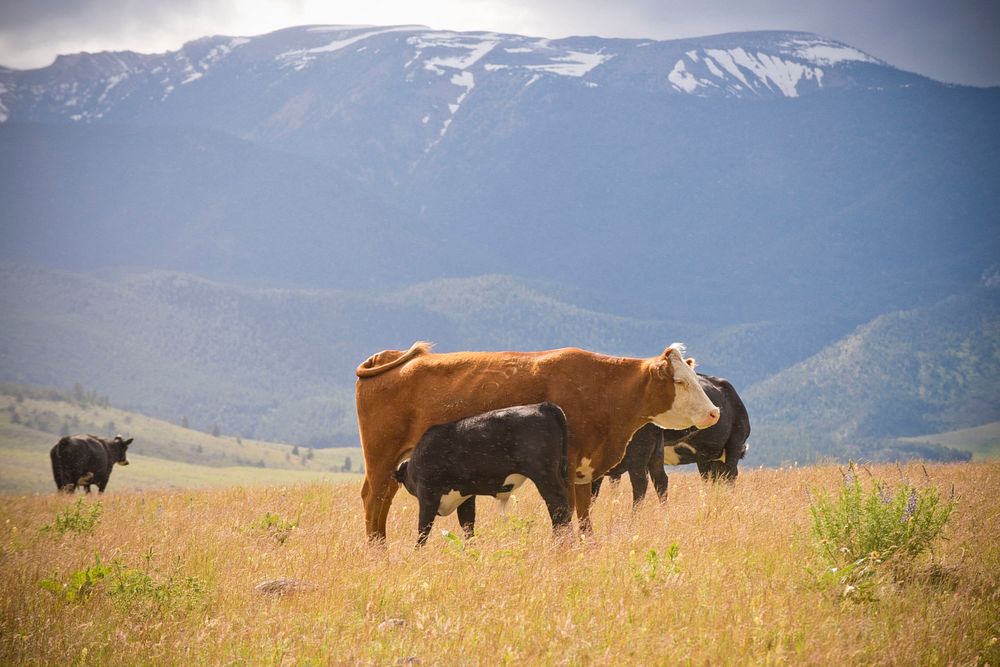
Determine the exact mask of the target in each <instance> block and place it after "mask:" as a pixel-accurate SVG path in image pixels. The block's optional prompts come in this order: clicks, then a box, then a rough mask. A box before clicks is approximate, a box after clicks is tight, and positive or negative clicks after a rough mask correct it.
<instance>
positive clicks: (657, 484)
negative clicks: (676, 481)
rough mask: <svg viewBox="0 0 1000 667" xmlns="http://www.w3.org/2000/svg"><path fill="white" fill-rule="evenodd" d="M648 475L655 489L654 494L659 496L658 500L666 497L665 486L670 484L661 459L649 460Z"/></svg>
mask: <svg viewBox="0 0 1000 667" xmlns="http://www.w3.org/2000/svg"><path fill="white" fill-rule="evenodd" d="M649 476H650V477H651V478H652V480H653V488H654V489H656V495H657V496H659V497H660V500H664V501H665V500H666V499H667V487H668V486H669V485H670V478H668V477H667V472H666V471H665V470H664V469H663V461H662V459H661V460H660V461H652V460H651V461H650V462H649Z"/></svg>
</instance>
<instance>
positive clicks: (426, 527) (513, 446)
mask: <svg viewBox="0 0 1000 667" xmlns="http://www.w3.org/2000/svg"><path fill="white" fill-rule="evenodd" d="M566 436H567V429H566V415H564V414H563V411H562V409H561V408H559V406H557V405H555V404H554V403H537V404H534V405H519V406H515V407H511V408H503V409H500V410H491V411H490V412H484V413H482V414H480V415H476V416H474V417H468V418H466V419H459V420H458V421H453V422H448V423H447V424H439V425H437V426H432V427H430V428H429V429H427V432H426V433H424V435H423V437H421V438H420V440H419V441H418V442H417V446H416V448H415V449H414V450H413V455H412V457H411V458H410V459H409V460H408V461H404V462H403V463H402V464H401V465H400V466H399V468H398V469H397V470H396V471H395V473H394V474H393V476H394V477H395V478H396V481H398V482H401V483H402V484H403V486H405V487H406V490H407V491H409V492H410V493H412V494H413V495H414V496H416V497H417V500H419V501H420V518H419V521H418V525H417V527H418V530H419V535H418V537H417V545H418V546H419V545H422V544H424V543H425V542H426V541H427V535H428V534H429V533H430V531H431V525H432V524H433V523H434V517H435V515H441V516H447V515H449V514H451V513H452V512H454V511H455V510H456V509H458V521H459V523H460V524H461V525H462V529H463V530H464V531H465V534H466V536H471V535H472V533H473V530H474V528H475V522H476V499H475V496H477V495H478V496H496V497H497V498H498V499H499V500H500V501H501V502H502V503H505V502H506V501H507V500H508V499H509V498H510V494H511V493H512V492H513V491H514V490H515V489H516V488H517V487H519V486H520V485H521V484H523V483H524V480H525V479H530V480H531V481H532V482H534V484H535V486H536V487H537V488H538V492H539V493H540V494H541V496H542V499H543V500H544V501H545V504H546V506H547V507H548V510H549V517H550V518H551V519H552V527H553V530H555V529H558V528H560V527H562V526H567V525H569V522H570V516H571V506H570V503H569V489H568V484H569V481H568V480H569V470H568V468H569V464H568V461H567V457H566Z"/></svg>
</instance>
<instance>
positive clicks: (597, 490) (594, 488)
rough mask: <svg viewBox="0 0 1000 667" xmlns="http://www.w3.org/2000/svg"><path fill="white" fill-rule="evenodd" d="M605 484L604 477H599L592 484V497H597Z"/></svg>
mask: <svg viewBox="0 0 1000 667" xmlns="http://www.w3.org/2000/svg"><path fill="white" fill-rule="evenodd" d="M603 482H604V478H603V477H598V478H597V479H595V480H594V481H593V482H591V483H590V495H592V496H594V497H595V498H596V497H597V494H599V493H600V492H601V484H602V483H603Z"/></svg>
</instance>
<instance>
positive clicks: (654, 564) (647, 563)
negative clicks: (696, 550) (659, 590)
mask: <svg viewBox="0 0 1000 667" xmlns="http://www.w3.org/2000/svg"><path fill="white" fill-rule="evenodd" d="M680 553H681V548H680V546H678V544H677V543H676V542H673V543H672V544H671V545H670V547H669V548H668V549H667V551H666V553H660V552H659V551H657V550H656V549H650V550H649V551H647V552H646V553H645V554H644V555H643V557H642V558H638V557H637V555H636V553H635V551H632V552H630V553H629V564H630V565H631V567H632V576H633V577H635V580H636V581H638V582H639V583H640V584H649V583H654V582H657V581H664V580H666V579H669V578H670V577H675V576H677V575H679V574H680V572H681V568H680V564H679V563H678V562H677V558H678V556H680Z"/></svg>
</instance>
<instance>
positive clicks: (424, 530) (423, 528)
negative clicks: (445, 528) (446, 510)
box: [417, 496, 441, 547]
mask: <svg viewBox="0 0 1000 667" xmlns="http://www.w3.org/2000/svg"><path fill="white" fill-rule="evenodd" d="M440 505H441V497H440V496H437V497H435V498H421V499H420V517H419V518H418V519H417V546H418V547H422V546H424V545H425V544H427V536H428V535H430V533H431V526H432V525H434V517H435V516H437V511H438V507H439V506H440Z"/></svg>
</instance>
